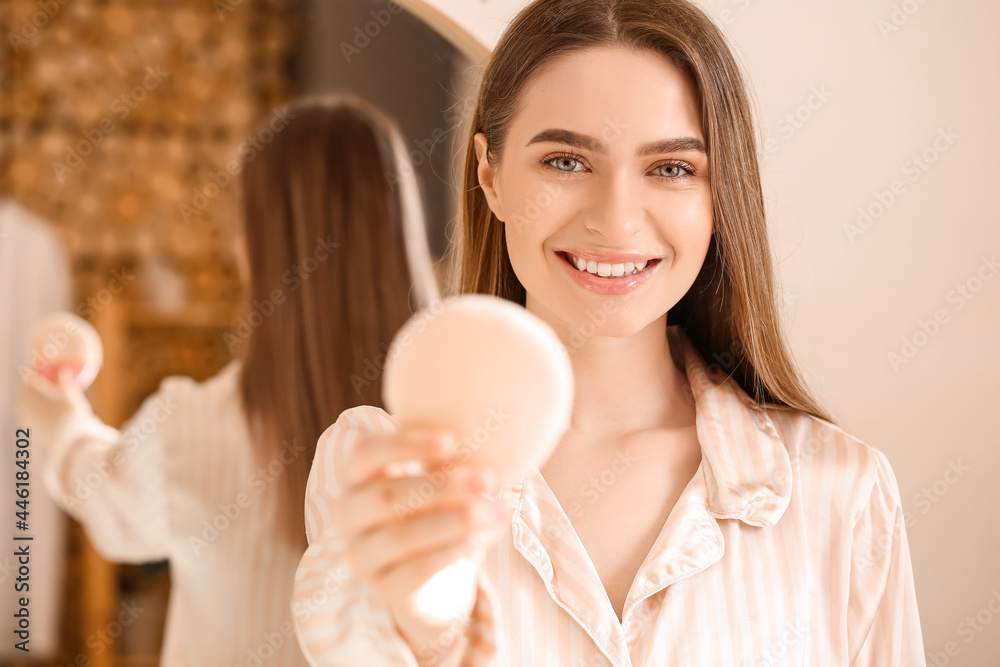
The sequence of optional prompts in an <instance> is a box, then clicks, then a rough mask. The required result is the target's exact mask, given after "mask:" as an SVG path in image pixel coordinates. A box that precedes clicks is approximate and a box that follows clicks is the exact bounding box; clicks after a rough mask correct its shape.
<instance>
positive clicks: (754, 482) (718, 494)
mask: <svg viewBox="0 0 1000 667" xmlns="http://www.w3.org/2000/svg"><path fill="white" fill-rule="evenodd" d="M667 335H668V336H669V337H670V344H671V346H673V345H679V346H680V352H681V355H680V356H681V357H682V358H683V360H684V367H685V371H686V375H687V380H688V385H689V387H690V390H691V396H692V397H693V399H694V401H695V422H696V427H697V431H698V442H699V443H700V444H701V454H702V470H703V472H704V475H705V483H706V486H707V491H708V503H709V506H708V510H709V512H710V513H711V514H712V516H714V517H715V518H717V519H739V520H740V521H742V522H743V523H746V524H749V525H751V526H773V525H774V524H776V523H777V522H778V519H780V518H781V515H782V514H784V512H785V509H787V507H788V502H789V500H790V499H791V494H792V467H791V462H790V460H789V457H788V449H787V448H786V447H785V444H784V442H783V441H782V440H781V437H780V436H779V435H778V432H777V429H775V427H774V423H773V422H772V421H771V418H770V417H769V416H768V414H767V411H766V410H765V409H764V408H763V407H761V406H759V405H757V404H756V403H755V402H754V401H753V399H752V398H750V396H749V395H748V394H747V393H746V392H745V391H744V390H743V388H742V387H740V385H739V383H738V382H736V380H735V379H733V378H732V377H729V376H728V375H727V373H726V372H724V371H723V370H722V369H721V368H719V366H718V365H716V364H713V365H712V366H713V367H712V368H709V366H708V365H707V364H706V363H705V360H704V359H703V358H702V356H701V354H700V353H699V352H698V350H697V349H696V348H695V346H694V344H693V343H692V342H691V340H690V339H689V338H688V337H687V334H686V333H685V332H684V330H683V329H681V328H680V326H678V325H671V326H669V327H667ZM730 365H731V364H730Z"/></svg>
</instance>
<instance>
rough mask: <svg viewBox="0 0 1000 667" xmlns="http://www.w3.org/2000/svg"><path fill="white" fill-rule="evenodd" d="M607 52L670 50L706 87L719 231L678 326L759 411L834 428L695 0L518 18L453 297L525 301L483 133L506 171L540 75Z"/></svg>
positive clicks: (535, 11)
mask: <svg viewBox="0 0 1000 667" xmlns="http://www.w3.org/2000/svg"><path fill="white" fill-rule="evenodd" d="M597 46H620V47H625V48H630V49H634V50H652V51H655V52H657V53H660V54H662V55H664V56H666V57H667V58H669V59H670V60H671V61H672V62H673V63H674V64H675V65H677V67H679V68H680V69H681V70H682V71H683V72H685V73H686V75H687V76H688V77H689V78H690V79H691V81H692V82H693V83H694V87H695V90H696V91H697V95H698V104H699V107H700V110H701V123H702V128H703V131H704V132H705V135H706V139H707V143H708V146H707V148H708V156H709V173H710V174H711V187H712V200H713V209H714V221H715V234H714V235H713V236H712V241H711V244H710V246H709V250H708V256H707V258H706V260H705V263H704V265H703V266H702V269H701V272H700V274H699V275H698V277H697V278H696V280H695V282H694V284H693V286H692V287H691V289H690V290H689V291H688V293H687V294H685V295H684V297H683V298H681V300H680V301H679V302H678V303H677V304H676V305H675V306H674V307H673V308H671V309H670V311H669V313H668V315H667V321H668V323H669V324H678V325H680V327H681V328H682V329H683V330H684V332H685V333H686V334H687V336H688V337H689V338H690V340H691V342H692V343H693V344H694V346H695V347H696V348H697V349H698V351H699V352H700V353H701V354H702V356H703V357H704V358H705V359H706V361H707V362H712V360H713V359H726V360H728V359H731V360H732V361H731V362H728V361H727V362H723V363H722V364H721V365H722V366H723V367H724V370H726V371H731V375H732V376H733V377H734V378H735V379H736V381H737V382H739V384H740V386H741V387H742V388H743V389H744V391H746V392H747V393H748V394H749V395H750V396H751V397H752V398H753V399H754V400H755V401H756V402H757V403H760V404H762V403H770V404H774V405H784V406H789V407H792V408H795V409H798V410H802V411H804V412H807V413H809V414H812V415H815V416H817V417H819V418H821V419H825V420H827V421H830V422H831V423H833V420H832V418H831V417H830V416H829V415H828V414H827V413H826V412H825V411H824V410H823V409H822V408H821V407H820V405H819V403H818V402H817V401H816V400H815V399H814V398H813V397H812V396H811V395H810V393H809V391H808V390H807V389H806V387H805V384H804V382H803V381H802V379H801V377H800V375H799V373H798V371H797V370H796V368H795V366H794V364H793V362H792V359H791V355H790V354H789V352H788V349H787V347H786V343H785V340H784V338H783V334H782V332H781V327H780V321H779V317H778V306H777V303H776V300H775V279H774V271H773V267H772V264H771V251H770V247H769V244H768V238H767V229H766V222H765V216H764V199H763V196H762V193H761V185H760V173H759V168H758V163H757V149H756V141H757V138H756V136H755V132H754V122H753V118H752V113H751V107H750V102H749V98H748V95H747V89H746V85H745V83H744V78H743V76H742V74H741V72H740V68H739V66H738V64H737V62H736V60H735V59H734V58H733V55H732V53H731V52H730V49H729V46H728V45H727V43H726V39H725V37H724V36H723V35H722V33H721V32H720V31H719V29H718V28H717V27H716V26H715V25H714V24H713V23H712V21H711V20H710V19H709V18H708V17H707V16H706V15H705V14H704V13H703V12H701V11H700V10H699V9H698V8H697V7H695V6H694V5H692V4H691V3H690V2H687V1H686V0H537V1H536V2H534V3H532V4H531V5H529V6H528V7H526V8H525V9H524V10H522V11H521V13H519V14H518V15H517V16H516V17H515V18H514V20H513V21H512V22H511V23H510V25H509V26H508V27H507V29H506V31H505V32H504V34H503V36H502V37H501V39H500V42H499V43H498V45H497V47H496V49H494V51H493V53H492V55H491V57H490V59H489V60H488V62H487V64H486V66H485V69H484V70H483V73H482V83H481V85H480V88H479V93H478V98H477V101H476V106H475V112H474V115H473V117H472V119H471V126H470V127H469V139H468V144H467V146H466V153H465V169H464V172H463V190H462V192H463V196H462V201H461V212H460V217H459V219H460V223H459V227H458V230H457V243H456V247H455V248H454V249H453V250H454V252H453V254H452V257H451V261H452V270H451V281H452V282H451V284H450V285H449V292H452V293H455V292H457V293H484V294H493V295H496V296H500V297H503V298H505V299H509V300H511V301H514V302H516V303H519V304H521V305H524V304H525V291H524V286H523V285H521V283H520V282H519V281H518V279H517V276H516V275H515V274H514V269H513V267H512V266H511V263H510V258H509V256H508V254H507V247H506V244H505V237H504V228H503V223H502V222H500V221H499V220H498V219H497V218H496V217H495V216H494V215H493V212H492V211H491V210H490V208H489V205H488V204H487V201H486V197H485V195H484V194H483V192H482V189H481V188H480V187H479V180H478V176H477V168H478V160H477V158H476V149H475V142H474V136H475V134H476V133H478V132H483V133H484V134H485V135H486V139H487V145H488V148H489V152H488V159H489V161H490V164H493V165H497V164H499V161H500V159H501V157H502V151H503V146H504V140H505V138H506V136H507V133H508V130H509V127H510V123H511V121H512V119H513V116H514V114H515V113H516V112H517V109H518V104H519V101H520V99H521V92H522V90H523V89H524V88H525V87H526V86H527V85H528V82H529V81H530V80H531V77H532V75H533V74H535V73H536V72H538V71H539V69H540V68H541V67H542V66H544V65H545V64H547V63H549V62H551V61H552V60H553V59H555V58H557V57H559V56H561V55H565V54H567V53H570V52H572V51H576V50H580V49H585V48H589V47H597ZM716 365H717V366H718V365H719V364H716Z"/></svg>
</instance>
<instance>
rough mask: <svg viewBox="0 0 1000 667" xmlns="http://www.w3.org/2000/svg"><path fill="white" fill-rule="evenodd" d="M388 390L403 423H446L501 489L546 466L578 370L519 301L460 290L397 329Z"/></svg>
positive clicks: (565, 421) (564, 423) (566, 417)
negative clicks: (488, 470) (573, 368)
mask: <svg viewBox="0 0 1000 667" xmlns="http://www.w3.org/2000/svg"><path fill="white" fill-rule="evenodd" d="M382 394H383V400H384V402H385V405H386V408H387V410H388V411H389V413H390V414H391V415H392V416H393V417H394V418H396V419H398V420H400V421H401V422H407V423H420V424H427V425H431V426H444V427H446V428H448V429H450V430H451V431H452V433H454V434H455V436H456V438H457V439H458V451H457V456H458V458H459V459H460V460H465V459H468V458H469V456H468V455H466V454H465V453H464V451H463V450H466V451H468V453H469V454H470V455H471V457H472V458H473V459H478V461H480V462H482V463H484V464H485V465H487V466H488V467H489V468H491V469H492V470H493V471H494V472H495V473H496V474H497V477H498V479H499V480H500V482H501V484H502V487H501V488H504V487H506V486H508V485H510V484H512V483H514V482H516V481H517V480H518V479H520V477H521V476H522V475H523V474H524V473H525V472H526V471H527V470H528V468H529V467H530V466H536V467H540V466H541V465H542V464H543V463H544V462H545V460H546V459H548V457H549V456H550V455H551V453H552V451H553V450H554V449H555V447H556V445H557V444H558V443H559V441H560V439H561V438H562V435H563V433H564V432H565V431H566V429H567V428H569V424H570V415H571V412H572V407H573V370H572V366H571V365H570V361H569V355H568V354H567V353H566V349H565V348H564V347H563V345H562V342H561V341H560V340H559V338H558V337H557V336H556V334H555V332H554V331H553V330H552V329H551V327H549V325H548V324H546V323H545V322H543V321H542V320H541V319H539V318H538V317H536V316H535V315H532V314H531V313H529V312H528V311H527V310H525V309H524V308H523V307H522V306H520V305H518V304H515V303H512V302H510V301H507V300H506V299H501V298H499V297H494V296H487V295H482V294H470V295H462V296H457V297H452V298H449V299H445V300H443V301H438V302H436V303H435V304H433V305H431V306H429V307H428V308H426V309H424V310H423V311H420V312H418V313H416V314H415V315H414V316H413V317H412V318H410V320H409V321H408V322H407V323H406V324H405V325H404V326H403V328H401V329H400V330H399V332H398V333H397V334H396V337H395V338H394V339H393V342H392V345H390V347H389V350H388V352H387V360H386V365H385V375H384V377H383V386H382Z"/></svg>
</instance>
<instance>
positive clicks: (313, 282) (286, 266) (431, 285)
mask: <svg viewBox="0 0 1000 667" xmlns="http://www.w3.org/2000/svg"><path fill="white" fill-rule="evenodd" d="M280 111H282V114H283V116H284V117H285V118H287V119H288V124H287V126H285V127H283V128H280V129H274V128H273V127H272V128H271V129H270V131H272V132H273V134H272V135H270V136H272V139H271V140H269V141H267V142H263V141H262V142H260V143H262V144H263V147H262V148H261V149H260V150H259V152H253V153H246V154H244V163H243V170H242V174H243V179H244V180H243V204H244V209H245V211H244V213H245V233H244V234H243V239H241V242H240V243H239V245H240V246H242V248H241V249H240V254H241V255H242V257H241V262H242V272H243V273H244V281H247V280H248V281H249V290H248V295H247V296H248V298H247V302H248V305H249V304H250V303H252V304H254V306H253V307H254V308H256V309H258V310H259V311H261V313H260V314H261V315H262V316H263V317H261V318H260V320H259V321H258V319H257V318H255V317H248V318H247V319H248V321H250V322H251V323H252V324H253V325H254V328H253V331H252V333H251V334H250V335H249V337H245V338H234V339H229V338H228V337H227V340H230V341H235V342H233V347H235V350H236V352H237V353H238V355H239V357H238V358H237V359H235V360H234V361H232V362H231V363H230V364H228V365H227V366H226V367H225V368H224V369H223V370H222V371H221V372H220V373H218V374H217V375H216V376H214V377H212V378H210V379H209V380H207V381H205V382H202V383H196V382H194V381H193V380H191V379H190V378H186V377H181V376H172V377H169V378H166V379H165V380H164V381H163V382H162V384H161V385H160V388H159V390H158V391H157V392H156V393H154V394H153V395H152V396H150V397H149V398H147V399H146V400H145V401H144V402H143V404H142V406H141V407H140V408H139V410H138V412H137V413H136V414H135V415H134V416H133V417H132V418H131V419H130V420H129V421H128V422H127V423H126V424H125V425H124V426H123V427H122V429H121V430H117V429H114V428H111V427H109V426H107V425H105V424H103V423H102V422H101V421H100V420H99V419H98V418H97V417H96V416H95V415H94V414H93V412H92V411H91V409H90V405H89V404H88V403H87V401H86V399H85V398H84V396H83V394H82V392H80V390H79V389H78V388H74V387H73V386H72V385H70V384H68V383H63V384H61V385H60V386H59V387H54V386H51V385H49V386H46V382H45V381H44V380H40V379H36V380H30V379H29V381H28V382H27V383H26V384H25V385H24V387H23V395H22V409H23V410H22V411H23V418H24V420H25V421H24V423H25V424H28V425H30V426H31V428H32V431H33V434H34V440H35V442H36V443H38V444H39V446H44V447H46V449H47V450H48V451H49V457H48V458H49V461H48V464H47V466H46V469H45V471H44V481H45V483H46V486H47V487H48V490H49V491H50V492H51V493H52V494H53V496H54V497H55V498H56V500H57V502H59V503H60V504H61V505H62V506H63V507H64V508H65V509H66V511H67V512H68V513H69V514H71V515H72V516H73V517H74V518H76V519H77V520H78V521H80V522H81V523H82V524H83V526H84V528H85V529H86V532H87V535H88V537H89V538H90V539H91V541H92V542H93V544H94V546H95V548H96V549H97V550H98V551H99V552H100V553H101V554H102V555H103V556H104V557H106V558H108V559H109V560H113V561H119V562H131V563H137V562H145V561H155V560H162V559H169V561H170V573H171V594H170V605H169V610H168V617H167V625H166V631H165V633H166V634H165V638H164V647H163V653H162V657H161V663H160V664H162V665H165V666H171V667H180V666H182V665H183V666H185V667H187V666H190V665H205V666H206V667H208V666H213V667H214V666H221V665H226V666H227V667H228V666H230V665H274V666H276V667H279V666H280V667H290V666H297V665H301V666H303V667H304V666H305V665H306V664H307V663H306V660H305V658H304V657H303V656H302V654H301V651H300V649H299V647H298V645H297V642H296V641H295V638H294V636H293V635H294V632H293V626H292V617H291V609H290V601H291V594H292V579H293V575H294V572H295V567H296V565H297V564H298V562H299V559H300V558H301V556H302V553H303V551H304V549H305V547H306V543H305V536H304V534H303V530H302V521H303V515H302V498H303V495H304V493H305V481H306V477H307V474H308V471H309V466H310V465H311V462H312V457H313V453H314V448H315V443H316V440H317V438H318V437H319V435H320V433H321V432H322V430H323V428H325V427H326V425H328V424H329V423H330V422H331V421H332V420H333V419H334V418H335V417H336V416H337V415H338V414H339V413H340V412H341V411H342V410H344V409H345V408H347V407H350V406H352V405H357V404H359V403H368V404H377V403H378V402H379V400H380V399H379V397H380V395H381V387H380V383H379V380H378V378H374V379H372V376H371V373H370V372H366V363H371V362H373V361H374V360H376V359H378V358H379V357H380V355H383V354H384V348H385V346H387V345H388V344H389V342H390V341H391V340H392V336H393V335H394V334H395V332H396V330H397V329H398V328H399V327H400V325H401V324H402V323H403V322H405V321H406V319H407V318H408V317H409V316H410V314H411V313H412V312H413V311H414V310H415V309H417V308H419V307H421V306H424V305H427V304H428V303H430V302H431V301H432V300H434V299H436V298H438V295H437V285H436V282H435V280H434V276H433V273H432V268H431V259H430V255H429V253H428V249H427V242H426V236H425V232H424V225H423V214H422V211H421V208H420V207H421V203H420V200H419V193H418V190H417V185H416V182H415V181H414V180H413V178H412V173H413V172H412V170H411V169H408V168H407V167H406V165H405V164H404V162H403V160H405V147H404V143H403V140H402V138H401V136H400V134H399V132H398V130H397V129H396V127H395V125H394V123H393V122H392V121H390V119H388V118H387V117H386V116H384V115H383V114H382V113H381V112H380V111H378V110H377V109H375V108H373V107H372V106H370V105H369V104H368V103H366V102H364V101H363V100H360V99H358V98H355V97H353V96H347V95H331V96H322V97H317V98H305V99H302V100H299V101H296V102H294V103H291V104H288V105H285V106H284V107H282V108H281V109H280ZM269 118H270V116H269ZM265 127H266V126H265V125H264V124H263V123H262V124H261V127H260V128H259V129H260V130H261V133H260V134H259V135H258V136H261V137H267V136H269V135H268V134H267V133H265V132H264V131H263V130H264V128H265ZM255 135H257V133H256V132H255ZM393 184H395V186H394V185H393ZM259 304H270V306H269V307H264V306H261V305H259Z"/></svg>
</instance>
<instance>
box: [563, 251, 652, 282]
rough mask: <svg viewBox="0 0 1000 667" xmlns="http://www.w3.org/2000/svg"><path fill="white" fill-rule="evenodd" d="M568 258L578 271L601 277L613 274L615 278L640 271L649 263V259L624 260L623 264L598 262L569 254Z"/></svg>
mask: <svg viewBox="0 0 1000 667" xmlns="http://www.w3.org/2000/svg"><path fill="white" fill-rule="evenodd" d="M569 260H570V263H571V264H573V266H575V267H576V268H577V270H578V271H586V272H588V273H592V274H594V275H598V276H601V277H603V278H607V277H610V276H614V277H615V278H618V277H621V276H630V275H632V274H633V273H638V272H639V271H642V270H643V269H645V268H646V265H647V264H649V260H645V261H642V262H625V263H624V264H611V263H608V262H601V263H600V264H598V263H597V262H596V261H594V260H592V259H591V260H587V259H584V258H582V257H574V256H573V255H569Z"/></svg>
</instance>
